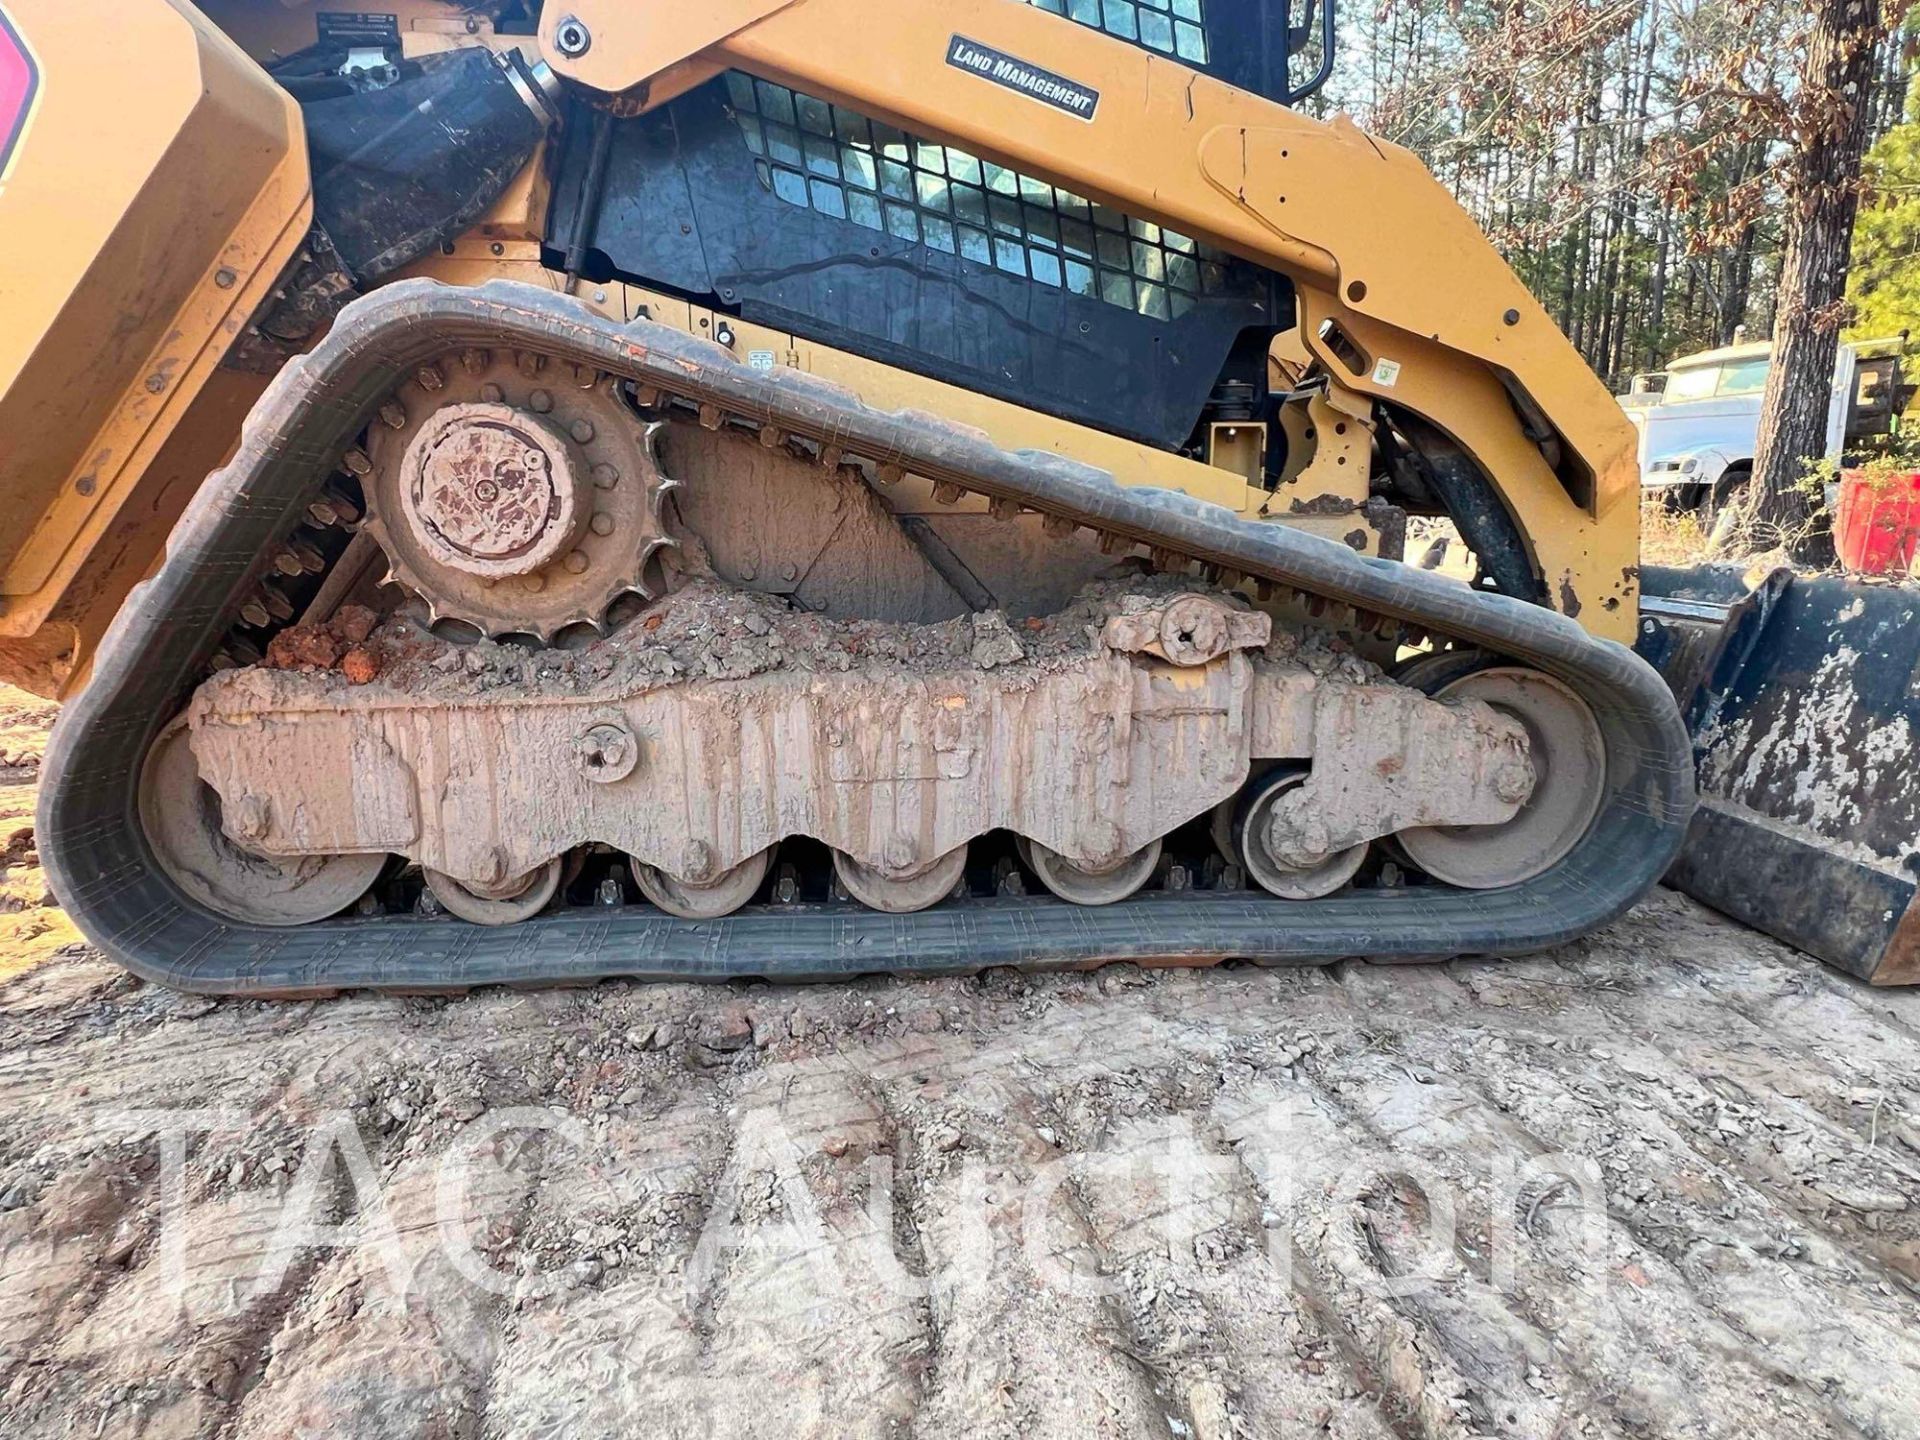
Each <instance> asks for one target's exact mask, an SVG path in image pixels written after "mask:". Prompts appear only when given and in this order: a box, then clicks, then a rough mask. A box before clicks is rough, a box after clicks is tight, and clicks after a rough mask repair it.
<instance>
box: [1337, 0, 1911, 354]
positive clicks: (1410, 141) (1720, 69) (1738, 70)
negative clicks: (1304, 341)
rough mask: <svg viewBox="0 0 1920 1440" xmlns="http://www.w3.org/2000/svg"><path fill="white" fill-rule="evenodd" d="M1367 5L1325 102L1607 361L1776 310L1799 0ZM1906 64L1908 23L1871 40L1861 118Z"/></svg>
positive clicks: (1352, 11)
mask: <svg viewBox="0 0 1920 1440" xmlns="http://www.w3.org/2000/svg"><path fill="white" fill-rule="evenodd" d="M1376 5H1377V8H1375V9H1373V10H1371V11H1364V10H1361V9H1359V8H1357V7H1351V8H1349V9H1348V10H1347V11H1346V15H1345V19H1344V20H1343V23H1342V46H1343V53H1342V55H1341V57H1340V63H1339V65H1338V67H1337V69H1336V81H1335V84H1334V85H1333V86H1332V87H1331V90H1330V94H1329V96H1328V97H1327V101H1326V104H1327V105H1329V106H1337V107H1339V108H1343V109H1347V110H1350V111H1351V112H1353V113H1354V115H1355V116H1356V118H1358V119H1359V120H1360V122H1361V123H1362V124H1363V125H1364V126H1366V127H1367V128H1368V129H1369V130H1371V131H1373V132H1374V133H1376V134H1378V135H1381V136H1383V137H1384V138H1386V139H1389V140H1392V141H1395V142H1396V143H1398V144H1401V145H1404V146H1406V147H1408V148H1409V149H1411V150H1413V151H1414V152H1415V153H1416V154H1418V155H1419V156H1420V158H1421V159H1422V160H1423V161H1425V162H1426V164H1427V165H1428V167H1429V168H1430V169H1432V170H1433V171H1434V173H1435V174H1436V175H1438V176H1439V177H1440V178H1441V179H1442V180H1443V181H1444V182H1445V183H1446V184H1448V185H1449V186H1450V187H1451V188H1452V189H1453V191H1454V193H1455V194H1456V195H1457V196H1458V197H1459V198H1460V200H1461V203H1462V204H1464V205H1465V206H1466V207H1467V209H1468V210H1469V211H1471V212H1472V213H1473V215H1474V216H1475V218H1476V219H1478V220H1479V221H1480V223H1481V225H1482V226H1483V227H1484V228H1485V229H1486V230H1487V231H1488V233H1489V234H1491V235H1492V236H1493V238H1494V241H1495V243H1496V244H1497V245H1498V246H1499V247H1500V249H1501V251H1502V252H1503V253H1504V254H1505V255H1506V257H1507V258H1508V260H1509V261H1510V262H1511V263H1512V264H1513V266H1514V268H1515V269H1516V270H1517V271H1518V272H1519V274H1520V276H1521V277H1522V279H1524V280H1525V281H1526V282H1527V284H1528V285H1529V286H1530V287H1531V288H1532V289H1533V291H1534V293H1535V294H1536V295H1537V296H1539V298H1540V300H1541V301H1542V303H1544V304H1545V305H1546V307H1547V309H1548V310H1549V311H1550V312H1551V313H1552V314H1553V316H1554V318H1555V319H1556V320H1557V321H1559V323H1560V325H1561V327H1562V328H1563V329H1564V330H1565V331H1566V332H1567V334H1568V335H1569V336H1570V337H1572V339H1573V340H1574V343H1575V344H1576V345H1578V346H1579V348H1580V350H1581V352H1582V353H1583V354H1584V355H1585V356H1586V357H1587V359H1588V361H1589V362H1590V363H1591V364H1592V365H1593V367H1594V369H1595V370H1596V371H1598V372H1599V373H1600V374H1601V375H1602V376H1603V377H1604V378H1606V379H1608V380H1609V381H1611V382H1613V383H1615V384H1616V385H1623V384H1624V382H1625V381H1626V379H1627V378H1628V377H1630V376H1631V375H1632V374H1633V373H1635V372H1636V371H1640V370H1650V369H1656V368H1658V367H1659V366H1660V365H1662V364H1663V363H1665V361H1666V360H1668V359H1669V358H1671V357H1672V356H1675V355H1679V354H1685V353H1688V352H1690V351H1694V350H1699V349H1704V348H1706V347H1709V346H1713V345H1720V344H1728V343H1731V342H1732V341H1733V340H1735V339H1736V338H1737V337H1738V336H1740V335H1741V334H1743V333H1744V334H1745V335H1746V336H1748V337H1749V338H1752V339H1762V338H1764V337H1766V336H1767V335H1768V334H1769V333H1770V332H1771V330H1772V328H1773V322H1774V296H1775V288H1776V286H1775V282H1776V279H1777V276H1778V273H1779V265H1780V257H1781V252H1782V246H1783V244H1784V240H1785V234H1784V229H1785V226H1784V215H1785V203H1786V199H1785V197H1786V175H1787V172H1788V171H1789V170H1790V168H1791V163H1792V160H1793V156H1794V155H1795V153H1796V138H1795V137H1796V127H1797V126H1804V124H1805V123H1806V116H1805V111H1806V109H1807V106H1806V104H1805V102H1806V100H1807V97H1805V96H1803V95H1802V94H1801V93H1800V82H1799V76H1800V71H1801V67H1802V63H1803V61H1804V58H1805V54H1806V46H1807V39H1808V35H1809V33H1810V30H1811V22H1812V16H1811V11H1810V9H1809V7H1808V6H1807V5H1806V4H1805V3H1800V4H1794V3H1789V0H1376ZM1910 69H1911V57H1910V55H1909V52H1908V47H1907V46H1906V44H1905V43H1904V40H1903V38H1902V37H1901V36H1899V35H1892V36H1890V37H1889V38H1888V39H1887V40H1886V41H1885V42H1884V43H1882V44H1881V45H1880V46H1879V47H1878V49H1877V50H1876V53H1875V56H1874V63H1873V68H1872V74H1873V79H1872V84H1871V86H1870V91H1869V93H1868V94H1867V95H1866V96H1865V97H1864V100H1863V103H1864V104H1865V106H1866V107H1867V113H1868V117H1869V132H1870V134H1871V135H1873V136H1876V137H1878V136H1883V135H1886V134H1887V133H1888V132H1889V131H1891V130H1893V129H1894V127H1895V126H1896V124H1897V122H1898V121H1899V120H1900V117H1901V114H1902V111H1903V108H1904V106H1905V102H1906V93H1907V89H1908V83H1907V82H1908V77H1909V73H1910ZM1908 144H1909V148H1908V150H1907V152H1906V153H1907V155H1908V157H1909V161H1911V160H1912V158H1913V157H1914V156H1915V153H1916V151H1917V150H1920V145H1916V144H1915V143H1914V142H1912V141H1909V142H1908ZM1912 178H1913V177H1909V181H1908V182H1907V183H1912ZM1892 183H1893V182H1891V181H1888V182H1885V184H1884V185H1883V190H1882V193H1883V194H1884V195H1892V194H1894V193H1895V192H1894V191H1893V190H1892V189H1891V188H1889V187H1890V186H1891V184H1892ZM1909 195H1910V197H1911V198H1914V199H1915V200H1916V211H1915V215H1914V217H1913V218H1914V219H1916V220H1920V192H1909ZM1876 215H1878V212H1877V211H1876ZM1907 233H1908V239H1909V240H1912V239H1914V238H1915V232H1914V230H1913V228H1912V227H1911V226H1910V228H1909V230H1908V232H1907ZM1895 244H1896V246H1897V244H1898V241H1897V240H1896V241H1895ZM1911 248H1912V247H1911V245H1909V247H1908V250H1909V252H1910V251H1911ZM1889 253H1890V254H1892V253H1894V252H1892V251H1890V252H1889ZM1883 283H1889V284H1891V283H1907V284H1913V283H1915V282H1911V281H1906V280H1905V279H1904V277H1903V278H1902V279H1901V280H1899V281H1888V282H1883ZM1890 298H1891V297H1890ZM1895 328H1896V329H1897V328H1898V326H1896V327H1895ZM1916 328H1917V329H1920V327H1916Z"/></svg>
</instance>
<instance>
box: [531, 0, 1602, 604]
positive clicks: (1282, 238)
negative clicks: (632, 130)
mask: <svg viewBox="0 0 1920 1440" xmlns="http://www.w3.org/2000/svg"><path fill="white" fill-rule="evenodd" d="M659 8H665V9H667V10H669V11H671V12H672V17H671V23H662V22H661V21H660V19H659V18H658V9H659ZM856 34H857V35H858V36H859V37H860V43H859V45H858V47H857V49H856V48H854V47H850V46H849V44H848V37H849V36H852V35H856ZM541 39H542V45H543V48H544V51H545V54H546V56H547V59H548V61H549V63H551V64H552V65H553V67H554V69H555V70H556V71H558V72H559V73H560V74H562V75H565V76H566V77H568V78H570V79H573V80H576V81H578V82H579V83H581V84H583V85H589V86H592V87H594V88H596V89H599V90H602V91H606V92H608V93H610V94H616V95H619V96H621V103H622V104H624V105H631V106H634V107H644V106H646V105H649V104H659V103H662V102H663V101H664V100H666V99H669V98H671V97H672V96H673V95H676V94H679V93H681V92H682V91H684V90H685V89H686V88H687V87H688V86H689V85H691V84H696V83H699V82H700V81H702V80H705V79H707V78H709V77H711V76H712V75H714V74H717V73H719V72H720V71H723V70H726V69H728V68H732V67H738V68H740V69H743V70H747V71H750V72H751V73H753V74H756V75H761V76H764V77H765V78H768V79H771V80H774V81H777V82H779V83H781V84H783V85H787V86H790V87H792V88H794V89H796V90H800V91H804V92H806V93H808V94H812V95H817V96H820V97H822V98H824V99H827V100H830V101H833V102H834V103H836V104H843V105H846V106H847V107H848V108H850V109H853V110H855V111H858V112H859V113H862V114H866V115H870V116H873V117H875V118H878V119H883V120H886V121H888V122H890V123H892V124H895V125H898V126H900V127H902V128H904V129H906V130H908V131H909V132H911V133H915V134H920V135H925V136H927V137H929V138H931V139H933V140H936V141H940V142H945V143H951V144H955V145H960V146H963V147H965V148H966V149H968V150H969V151H972V152H974V153H977V154H979V155H981V156H982V157H983V158H987V159H991V160H994V161H997V162H999V163H1001V164H1004V165H1007V166H1010V167H1012V168H1013V169H1015V170H1017V171H1019V172H1020V173H1022V174H1027V175H1033V176H1036V177H1039V178H1041V179H1044V180H1047V181H1051V182H1053V183H1055V184H1059V185H1063V186H1067V187H1069V188H1071V189H1072V190H1073V191H1074V192H1075V193H1077V194H1080V195H1083V196H1085V197H1086V198H1088V199H1090V200H1094V201H1097V202H1101V203H1104V204H1107V205H1110V206H1112V207H1114V208H1115V209H1118V210H1120V211H1122V212H1123V213H1126V214H1131V215H1140V216H1146V217H1150V218H1152V219H1153V220H1155V221H1156V222H1158V223H1161V224H1164V225H1167V226H1169V227H1171V228H1173V229H1176V230H1178V231H1179V232H1180V233H1182V234H1184V235H1190V236H1192V237H1194V238H1195V239H1198V240H1200V241H1202V242H1204V243H1207V244H1212V245H1217V246H1219V247H1221V248H1223V249H1226V250H1230V251H1232V252H1234V253H1235V254H1238V255H1240V256H1242V257H1244V258H1246V259H1248V260H1251V261H1254V262H1255V263H1257V264H1260V265H1264V266H1266V267H1268V268H1270V269H1273V270H1276V271H1279V272H1280V273H1282V274H1285V275H1286V276H1288V278H1290V279H1291V280H1292V281H1293V282H1294V284H1295V286H1296V289H1297V291H1298V294H1299V297H1300V309H1301V316H1300V320H1301V328H1300V333H1301V336H1302V338H1303V339H1304V341H1305V343H1306V344H1307V345H1308V347H1309V348H1310V350H1311V351H1312V353H1313V355H1314V357H1315V358H1316V359H1318V360H1320V361H1321V362H1323V363H1324V364H1325V365H1326V366H1327V367H1328V369H1329V371H1330V372H1331V373H1332V374H1334V375H1336V376H1338V377H1339V378H1340V380H1341V382H1342V383H1343V384H1344V385H1347V386H1349V387H1351V388H1352V389H1354V390H1356V391H1358V392H1360V393H1362V394H1370V395H1375V396H1378V397H1381V398H1384V399H1389V400H1392V401H1393V402H1395V403H1397V404H1400V405H1402V406H1404V407H1405V408H1407V409H1409V410H1411V411H1413V412H1414V413H1416V414H1420V415H1421V416H1423V418H1425V419H1427V420H1429V421H1431V422H1432V423H1433V424H1434V425H1435V426H1437V427H1438V428H1439V429H1440V430H1441V431H1442V432H1444V433H1446V434H1447V435H1448V436H1450V437H1451V438H1452V439H1453V440H1454V441H1455V442H1456V443H1458V444H1459V445H1461V446H1462V448H1463V449H1465V450H1466V451H1467V452H1468V453H1469V454H1471V455H1473V456H1474V457H1475V458H1476V460H1478V461H1479V462H1480V464H1481V466H1482V468H1483V469H1484V470H1485V472H1486V473H1487V474H1488V475H1489V476H1490V478H1491V479H1492V481H1493V483H1494V485H1495V486H1496V487H1497V489H1498V490H1499V492H1500V495H1501V498H1502V500H1503V501H1504V503H1505V504H1506V506H1507V507H1508V509H1509V510H1510V511H1511V512H1512V514H1513V517H1514V519H1515V522H1516V524H1517V525H1518V528H1519V530H1520V533H1521V535H1522V537H1523V540H1524V543H1525V544H1526V545H1527V546H1528V548H1529V549H1530V551H1531V552H1532V558H1533V560H1534V562H1535V565H1536V568H1537V570H1538V572H1539V574H1540V575H1541V576H1542V577H1543V579H1544V580H1545V583H1546V588H1547V592H1548V602H1549V603H1550V604H1551V605H1552V606H1553V608H1555V609H1558V610H1560V611H1562V612H1563V613H1565V614H1568V615H1571V616H1573V617H1574V618H1576V619H1578V620H1579V621H1580V623H1581V624H1582V625H1584V626H1585V627H1586V628H1587V629H1589V630H1590V631H1592V632H1593V633H1594V634H1596V635H1600V636H1602V637H1604V638H1608V639H1615V640H1622V641H1628V642H1631V640H1632V638H1633V635H1634V630H1635V626H1636V623H1637V618H1638V606H1637V600H1638V594H1639V590H1638V566H1639V506H1638V496H1639V486H1638V472H1637V464H1636V459H1635V441H1634V432H1633V428H1632V426H1631V425H1630V424H1629V423H1628V422H1627V420H1626V417H1625V415H1624V414H1623V413H1622V411H1621V410H1620V407H1619V405H1618V404H1617V403H1616V402H1615V401H1614V400H1613V398H1612V396H1611V395H1610V394H1609V393H1608V391H1607V389H1606V387H1605V386H1604V385H1603V384H1601V382H1600V381H1599V379H1598V378H1597V377H1596V376H1595V375H1594V374H1593V372H1592V370H1591V369H1589V368H1588V366H1587V364H1586V362H1585V361H1584V360H1583V359H1582V358H1581V356H1580V354H1579V353H1578V351H1576V350H1575V349H1574V348H1573V346H1572V345H1571V344H1570V343H1569V342H1568V341H1567V339H1566V337H1565V336H1564V335H1562V334H1561V333H1560V331H1559V329H1558V328H1557V327H1556V326H1555V325H1554V323H1553V320H1552V318H1551V317H1550V316H1549V315H1548V314H1547V312H1546V310H1545V309H1544V307H1542V306H1541V305H1540V304H1539V302H1538V301H1536V300H1535V299H1534V298H1533V296H1532V295H1531V294H1530V293H1529V292H1528V291H1527V289H1526V287H1525V286H1524V285H1523V284H1521V282H1520V280H1519V278H1518V277H1517V276H1516V275H1515V274H1514V273H1513V271H1512V270H1511V269H1510V268H1509V267H1508V266H1507V265H1506V263H1505V262H1504V261H1503V260H1502V259H1501V258H1500V255H1499V253H1498V252H1497V251H1496V250H1494V248H1493V246H1492V245H1491V244H1489V243H1488V241H1487V239H1486V237H1485V236H1484V235H1482V234H1481V233H1480V231H1479V229H1478V227H1477V226H1476V225H1475V224H1474V222H1473V220H1472V218H1471V217H1470V216H1469V215H1467V213H1466V212H1465V211H1464V210H1463V209H1461V207H1460V205H1459V204H1458V203H1457V202H1456V201H1455V200H1454V199H1453V197H1452V196H1451V195H1449V194H1448V193H1447V191H1446V190H1445V188H1444V187H1443V186H1441V185H1440V183H1439V182H1438V181H1436V180H1435V179H1434V178H1433V177H1432V176H1431V175H1429V174H1428V173H1427V171H1426V169H1425V168H1424V167H1423V166H1422V165H1421V164H1420V162H1419V160H1418V159H1417V158H1416V157H1415V156H1413V155H1412V154H1411V153H1410V152H1408V151H1406V150H1403V149H1401V148H1400V147H1398V146H1395V145H1392V144H1388V143H1386V142H1383V141H1379V140H1376V139H1374V138H1373V137H1371V136H1369V135H1367V134H1365V133H1364V132H1362V131H1361V130H1360V129H1359V128H1358V127H1357V126H1355V125H1354V124H1353V123H1352V122H1351V121H1350V120H1348V119H1346V118H1345V117H1344V116H1341V117H1336V119H1335V120H1333V121H1332V122H1331V123H1328V122H1323V121H1318V120H1315V119H1313V118H1311V117H1310V116H1307V115H1303V114H1300V113H1299V112H1297V111H1293V110H1289V109H1287V108H1285V107H1284V106H1281V105H1277V104H1274V103H1273V102H1271V101H1268V100H1264V99H1262V98H1260V97H1258V96H1255V95H1250V94H1247V93H1245V92H1243V91H1239V90H1236V89H1234V88H1233V87H1231V86H1229V85H1225V84H1223V83H1221V82H1219V81H1217V80H1213V79H1211V78H1209V77H1207V76H1204V75H1200V74H1196V73H1195V72H1194V71H1191V70H1189V69H1187V68H1186V67H1185V66H1183V65H1180V64H1178V63H1177V62H1175V61H1172V60H1167V59H1163V58H1160V57H1157V56H1155V55H1152V54H1150V53H1149V52H1147V51H1145V50H1142V49H1139V48H1138V47H1135V46H1131V45H1128V44H1125V43H1124V42H1122V41H1119V40H1115V39H1113V38H1111V37H1108V36H1102V35H1096V34H1090V33H1088V31H1086V30H1085V29H1083V28H1081V27H1079V26H1076V25H1072V24H1067V23H1062V21H1061V20H1060V18H1059V17H1057V16H1054V15H1049V14H1047V13H1046V12H1044V11H1042V10H1039V9H1036V8H1034V7H1031V6H1028V5H1021V4H1012V3H1008V0H897V3H892V4H886V5H874V4H871V3H869V0H712V3H709V4H702V5H699V6H687V7H649V8H641V7H636V6H633V5H631V4H628V3H626V0H579V3H574V4H569V5H567V6H556V7H549V9H548V11H547V13H546V15H545V18H544V19H543V22H542V27H541ZM963 48H964V49H965V50H966V51H968V52H969V53H971V54H973V55H974V56H975V57H978V56H980V55H986V56H999V57H1003V58H1006V57H1011V58H1013V60H1014V63H1015V64H1016V66H1017V68H1018V69H1020V70H1022V71H1024V72H1025V73H1026V74H1027V75H1028V76H1034V75H1038V76H1042V77H1045V76H1058V77H1061V78H1063V79H1064V80H1066V81H1068V82H1069V84H1070V86H1071V87H1077V89H1078V90H1079V91H1081V92H1083V93H1086V94H1089V95H1092V96H1096V97H1097V100H1096V102H1095V103H1094V104H1092V105H1091V106H1089V107H1083V110H1082V111H1080V112H1076V111H1075V110H1074V109H1073V108H1071V107H1063V106H1061V105H1058V104H1048V103H1042V102H1041V101H1040V100H1037V99H1036V98H1035V97H1034V95H1033V94H1032V93H1029V92H1023V89H1022V88H1021V85H1020V84H1018V83H1015V84H1008V83H996V82H995V81H994V80H993V79H991V78H990V77H988V76H985V75H983V74H982V73H980V70H979V69H978V68H977V66H976V65H973V64H970V63H969V62H968V61H967V58H966V56H965V55H963V54H962V53H961V51H962V50H963ZM989 68H991V67H990V66H989ZM1048 83H1052V82H1050V81H1049V82H1048ZM1556 462H1557V463H1556Z"/></svg>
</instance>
